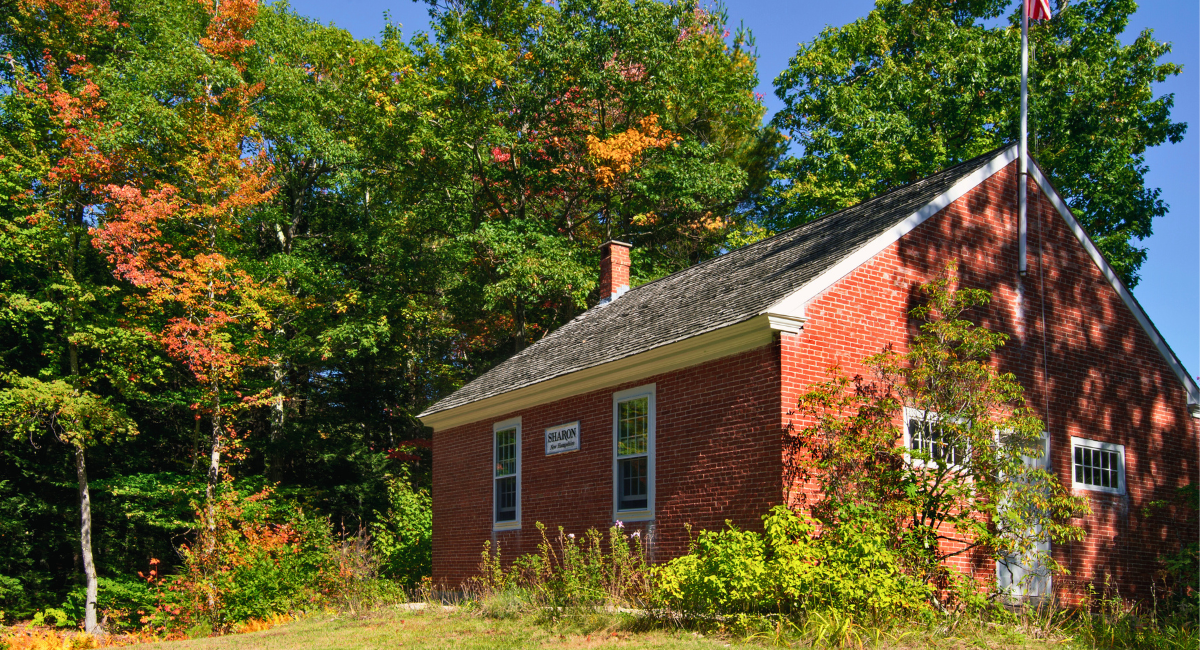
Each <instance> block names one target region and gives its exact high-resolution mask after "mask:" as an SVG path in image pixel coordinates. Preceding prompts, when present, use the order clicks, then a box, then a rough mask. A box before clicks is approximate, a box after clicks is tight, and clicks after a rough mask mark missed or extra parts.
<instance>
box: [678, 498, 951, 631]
mask: <svg viewBox="0 0 1200 650" xmlns="http://www.w3.org/2000/svg"><path fill="white" fill-rule="evenodd" d="M844 521H845V522H847V523H843V524H842V525H840V526H838V527H837V528H831V529H825V530H822V531H819V532H818V530H817V526H816V525H815V523H814V522H813V520H811V519H809V518H807V517H801V516H800V515H797V514H796V513H795V512H793V511H792V510H791V509H790V508H787V507H786V506H776V507H775V508H773V509H772V510H771V512H770V513H768V514H767V515H764V517H763V523H764V529H765V532H764V533H763V534H759V533H756V532H752V531H740V530H737V529H736V528H734V527H733V526H732V525H730V526H729V527H728V528H727V529H726V530H723V531H702V532H701V533H700V534H699V536H698V537H697V538H696V539H694V540H693V541H692V544H691V548H690V551H689V553H688V554H687V555H685V556H683V557H679V558H676V559H674V560H671V561H670V562H669V563H667V564H666V565H665V566H661V567H658V568H657V569H656V570H655V571H654V589H655V602H656V604H657V605H658V606H659V607H662V608H665V609H668V610H671V611H674V612H676V613H679V614H682V615H685V616H689V617H705V618H708V617H716V616H725V615H729V614H735V613H763V612H773V613H785V614H786V613H794V612H805V611H837V612H843V613H847V614H850V615H852V616H858V617H869V618H873V619H878V618H880V617H883V616H892V615H898V614H911V613H913V612H916V611H918V610H920V609H922V608H923V602H924V599H925V598H926V597H927V596H928V595H929V591H930V587H929V586H928V585H926V584H925V583H923V582H921V581H920V580H917V579H914V578H912V577H910V576H908V575H907V574H906V573H905V572H904V571H903V570H902V568H901V562H900V557H899V556H898V555H897V554H896V552H895V551H894V549H893V548H892V544H891V540H890V538H889V537H888V535H887V532H888V530H887V528H886V527H885V526H882V525H880V524H879V523H878V522H875V521H873V518H872V517H871V516H870V514H869V513H866V512H863V513H858V516H854V517H852V516H849V515H847V516H846V518H845V520H844Z"/></svg>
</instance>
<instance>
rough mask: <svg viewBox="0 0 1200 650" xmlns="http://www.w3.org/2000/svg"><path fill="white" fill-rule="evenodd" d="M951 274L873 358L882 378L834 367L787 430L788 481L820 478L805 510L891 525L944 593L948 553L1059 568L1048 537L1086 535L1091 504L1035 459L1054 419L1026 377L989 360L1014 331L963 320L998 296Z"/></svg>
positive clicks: (834, 526) (910, 568)
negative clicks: (1033, 406)
mask: <svg viewBox="0 0 1200 650" xmlns="http://www.w3.org/2000/svg"><path fill="white" fill-rule="evenodd" d="M954 271H955V266H954V265H950V266H949V267H948V269H947V272H946V275H944V276H943V277H941V278H938V279H936V280H934V281H933V282H930V283H929V284H927V285H924V287H923V290H924V292H925V293H926V294H927V295H928V301H927V302H926V303H925V304H924V305H921V306H919V307H917V308H915V309H914V310H913V311H912V312H911V315H912V317H913V318H914V319H916V320H917V321H920V322H921V323H922V324H921V326H920V333H919V334H918V335H917V336H916V337H915V338H914V340H913V341H912V344H911V345H910V346H909V347H908V350H907V351H906V352H904V353H903V354H901V353H897V352H895V351H894V350H891V349H888V350H885V351H883V352H881V353H880V354H877V355H874V356H872V357H870V358H868V359H866V360H865V361H864V363H865V365H866V366H867V367H868V368H869V369H870V370H871V371H872V372H873V373H874V380H869V379H866V378H864V377H862V376H855V377H853V378H852V377H850V376H848V375H846V374H845V373H844V372H842V371H841V370H840V369H838V368H834V369H832V370H831V373H830V378H829V380H828V381H825V382H822V383H818V384H816V385H814V386H812V387H811V388H810V389H809V390H808V391H807V392H805V393H804V394H803V395H801V397H800V400H799V406H800V412H801V414H802V415H803V416H806V417H807V419H808V424H806V425H805V426H803V427H801V428H800V429H799V430H798V431H796V432H793V433H792V434H791V435H790V436H789V438H788V456H787V458H788V465H787V468H788V481H789V482H788V484H789V485H794V486H802V485H804V484H806V483H807V482H808V481H810V480H815V481H816V482H817V483H818V485H819V486H820V490H819V491H818V494H819V496H818V497H816V499H817V500H816V501H815V502H813V503H809V504H808V505H809V506H811V507H812V512H813V515H814V516H815V517H816V518H817V519H818V520H819V521H821V522H822V523H823V524H824V525H825V526H827V527H828V528H829V529H830V530H838V529H840V528H842V527H844V526H847V525H849V526H851V527H854V526H857V525H858V524H856V523H855V522H856V521H862V522H868V523H869V524H870V525H872V526H883V527H884V528H885V529H886V530H887V533H886V535H885V538H887V539H889V540H891V543H892V544H893V548H894V550H895V551H896V552H897V553H898V555H899V557H900V558H901V561H902V563H903V564H904V570H905V571H906V572H907V573H908V574H909V575H911V576H913V577H916V578H918V579H920V580H921V581H922V582H926V583H932V584H934V585H936V586H938V587H940V588H945V587H948V586H952V584H953V582H954V579H953V575H952V574H951V573H950V570H949V569H948V567H947V565H946V561H947V560H948V559H950V558H952V557H956V556H962V555H966V554H972V553H984V554H986V555H988V556H990V557H991V558H993V559H995V560H997V561H1004V560H1006V559H1007V558H1010V557H1012V556H1019V557H1022V558H1025V562H1027V563H1028V564H1039V565H1041V566H1043V567H1045V568H1046V569H1047V570H1049V571H1053V572H1061V571H1062V570H1063V569H1062V567H1061V566H1060V565H1058V564H1057V563H1056V562H1055V561H1054V558H1053V557H1051V556H1050V555H1049V553H1048V552H1046V551H1044V550H1039V542H1044V541H1051V540H1052V541H1054V542H1056V543H1062V542H1067V541H1071V540H1078V539H1081V538H1082V536H1083V529H1082V528H1080V527H1079V526H1077V525H1074V524H1072V523H1071V522H1070V519H1071V518H1072V517H1075V516H1078V515H1080V514H1086V513H1087V512H1088V506H1087V502H1086V500H1085V499H1084V498H1082V497H1073V496H1070V495H1069V494H1068V493H1067V491H1066V490H1065V489H1064V488H1063V486H1062V483H1061V482H1060V481H1059V478H1058V476H1057V475H1056V474H1054V473H1053V472H1052V471H1050V470H1048V469H1046V468H1045V467H1044V466H1043V464H1041V463H1039V462H1037V459H1040V458H1041V457H1042V456H1044V454H1045V451H1044V450H1045V438H1044V436H1045V428H1044V425H1043V424H1042V422H1041V420H1040V419H1038V417H1037V416H1036V414H1034V413H1033V412H1032V411H1031V410H1030V409H1029V408H1028V407H1027V406H1026V405H1025V401H1024V396H1023V393H1024V390H1023V388H1022V387H1021V385H1020V383H1018V382H1017V379H1016V377H1014V376H1013V375H1012V374H1010V373H1003V374H1002V373H998V372H997V371H996V370H995V368H994V367H993V366H992V364H991V362H990V357H991V355H992V353H993V352H995V351H996V350H997V349H998V348H999V347H1000V346H1002V345H1003V344H1004V342H1005V340H1006V339H1007V336H1006V335H1004V334H1002V333H998V332H992V331H990V330H988V329H986V328H983V327H979V326H977V325H975V324H974V323H972V322H970V321H969V320H966V319H965V318H964V314H965V312H966V311H967V310H969V309H971V308H973V307H978V306H983V305H986V304H987V303H988V302H989V301H990V294H989V293H988V292H987V291H985V290H982V289H971V288H956V287H955V282H956V281H955V280H954V278H953V273H954ZM901 427H906V428H907V429H908V433H909V435H910V437H911V439H912V440H914V441H915V442H914V443H913V444H910V445H908V446H907V447H906V446H903V445H897V441H899V440H902V439H903V438H904V436H903V435H902V429H901ZM931 598H935V599H936V598H938V596H937V593H936V592H933V593H932V595H931ZM935 604H936V603H935Z"/></svg>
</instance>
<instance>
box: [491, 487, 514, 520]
mask: <svg viewBox="0 0 1200 650" xmlns="http://www.w3.org/2000/svg"><path fill="white" fill-rule="evenodd" d="M516 520H517V477H516V476H504V477H501V478H498V479H496V521H498V522H500V521H516Z"/></svg>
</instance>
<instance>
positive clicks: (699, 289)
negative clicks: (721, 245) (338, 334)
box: [421, 147, 1200, 598]
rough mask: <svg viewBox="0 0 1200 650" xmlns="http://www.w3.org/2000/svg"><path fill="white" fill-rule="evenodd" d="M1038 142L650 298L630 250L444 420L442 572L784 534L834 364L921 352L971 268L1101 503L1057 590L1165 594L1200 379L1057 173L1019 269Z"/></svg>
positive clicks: (1001, 354) (452, 582)
mask: <svg viewBox="0 0 1200 650" xmlns="http://www.w3.org/2000/svg"><path fill="white" fill-rule="evenodd" d="M1016 155H1017V151H1016V147H1009V148H1005V149H1002V150H998V151H996V152H993V153H990V154H987V155H985V156H981V157H979V158H976V159H974V160H970V161H967V162H965V163H962V164H959V165H957V166H954V167H951V168H949V169H946V170H944V171H942V172H940V173H938V174H936V175H934V176H931V177H929V178H926V179H924V180H921V181H918V182H915V183H913V184H911V185H908V186H905V187H902V188H899V189H896V190H894V191H892V192H889V193H887V194H884V195H882V196H879V197H877V198H874V199H872V200H869V201H866V202H864V203H862V204H860V205H857V206H855V207H852V208H848V209H846V210H842V211H840V212H837V213H834V214H830V215H828V216H826V217H824V218H821V219H818V220H816V221H813V222H810V223H808V224H805V225H802V226H800V227H797V228H794V229H792V230H789V231H786V232H783V233H780V234H778V235H775V236H774V237H770V238H768V239H764V240H762V241H760V242H757V243H755V244H753V245H750V246H746V247H744V248H741V249H738V250H735V251H732V252H730V253H727V254H724V255H721V256H719V257H717V258H715V259H712V260H709V261H707V262H704V263H702V264H698V265H696V266H693V267H691V268H689V269H687V270H684V271H680V272H678V273H675V274H673V275H670V276H667V277H664V278H661V279H659V280H656V281H654V282H650V283H648V284H644V285H642V286H639V287H636V288H632V289H631V288H629V255H628V246H627V245H626V244H622V243H620V242H610V243H608V244H606V245H605V248H604V251H603V262H602V265H603V266H602V270H601V277H602V282H601V297H602V301H601V303H600V304H599V305H597V306H596V307H594V308H592V309H590V310H588V311H587V312H585V313H584V314H582V315H580V316H579V317H577V318H576V319H574V320H572V321H571V322H569V323H567V324H565V325H563V326H562V327H560V328H559V329H557V330H556V331H554V332H553V333H551V334H549V335H548V336H546V337H545V338H543V339H542V340H540V341H538V342H537V343H535V344H534V345H532V346H530V347H529V348H527V349H525V350H524V351H522V352H520V353H518V354H516V355H514V356H513V357H512V358H510V359H508V360H507V361H505V362H503V363H501V364H499V365H497V366H496V367H494V368H493V369H492V370H490V371H489V372H487V373H485V374H484V375H482V376H480V377H479V378H477V379H475V380H474V381H472V382H471V383H469V384H467V385H466V386H464V387H463V388H461V389H460V390H458V391H457V392H455V393H454V394H452V395H450V396H449V397H447V398H445V399H443V400H441V401H440V402H438V403H436V404H435V405H433V406H432V407H430V408H429V409H428V410H427V411H426V412H425V413H423V414H422V415H421V419H422V420H423V421H424V422H425V424H427V425H429V426H431V427H433V429H434V435H433V579H434V581H435V582H436V583H438V584H440V585H444V586H446V587H449V588H453V587H455V586H457V585H458V584H459V583H460V582H461V581H463V580H464V579H467V578H469V577H471V576H473V575H475V573H476V572H477V567H478V562H479V553H480V551H481V549H482V547H483V543H484V542H485V541H487V540H492V541H493V542H497V543H499V544H500V546H501V547H502V549H503V552H504V555H505V556H506V557H509V558H512V557H515V556H516V555H518V554H521V553H528V552H532V551H534V550H535V548H536V545H537V542H538V541H539V540H540V535H539V534H538V531H537V529H536V528H535V526H534V523H535V522H542V523H544V524H546V525H547V526H549V527H550V528H551V529H554V528H555V527H558V526H563V527H564V528H565V529H566V530H567V531H568V532H576V533H579V532H583V531H584V530H586V529H587V528H599V529H606V528H607V527H608V526H610V525H612V523H613V522H614V521H617V520H620V521H623V522H625V525H626V526H627V529H628V527H630V526H633V527H637V528H639V529H640V530H643V531H644V534H643V536H642V537H643V539H645V540H647V541H646V543H647V545H648V548H647V550H648V552H649V554H650V557H651V559H652V560H654V561H658V562H661V561H665V560H668V559H670V558H673V557H676V556H679V555H681V554H683V553H685V552H686V550H687V543H688V534H687V531H686V529H685V527H684V524H691V526H692V527H693V528H695V529H697V530H699V529H719V528H722V527H723V526H724V525H725V521H726V520H730V521H732V522H733V523H734V524H735V525H737V526H739V527H742V528H748V529H761V525H762V524H761V520H760V517H761V515H762V514H763V513H765V512H766V511H767V510H768V509H769V508H770V507H771V506H772V505H774V504H777V503H779V502H780V501H781V500H782V499H783V495H784V487H785V486H784V471H783V443H782V440H783V437H782V434H783V432H784V431H786V430H787V428H788V427H789V426H790V425H793V424H795V422H794V419H795V418H796V417H797V416H796V414H795V412H794V411H795V407H796V403H797V397H798V395H799V394H800V393H801V392H802V391H803V390H804V389H805V387H807V386H809V385H810V384H812V383H815V382H818V381H821V380H822V379H824V378H825V377H826V370H827V369H828V368H829V367H830V366H831V365H834V364H840V365H841V366H842V367H843V368H845V369H846V370H847V371H850V372H859V371H862V370H863V369H862V368H861V366H860V365H859V362H860V360H861V359H863V358H865V357H867V356H869V355H871V354H874V353H876V352H878V351H880V350H881V349H882V348H883V347H884V346H885V345H888V344H893V345H894V346H896V348H897V349H899V350H903V348H904V346H905V343H906V341H908V340H910V337H911V336H912V334H913V332H914V331H915V330H914V324H913V323H911V322H910V320H909V319H908V316H907V314H908V311H909V310H910V309H912V308H913V307H915V306H916V305H917V304H919V303H920V301H921V294H920V292H919V286H920V285H921V284H923V283H925V282H927V281H929V280H931V279H933V278H934V277H936V276H937V275H938V274H939V273H940V272H941V271H942V270H943V269H944V267H945V264H946V262H948V261H950V260H957V261H958V262H959V267H958V268H959V270H958V275H959V279H960V282H961V283H962V284H963V285H965V286H972V287H979V288H984V289H987V290H988V291H990V292H991V293H992V303H991V304H990V305H989V306H988V307H987V308H985V309H980V310H977V311H975V312H974V313H973V314H972V318H973V320H976V322H979V323H980V324H981V325H984V326H986V327H988V328H990V329H993V330H996V331H1001V332H1005V333H1007V334H1008V335H1009V336H1010V337H1011V338H1010V339H1009V342H1008V344H1007V345H1006V346H1005V347H1003V348H1001V349H1000V350H999V351H998V353H997V354H996V355H994V359H993V362H994V363H995V365H996V367H997V368H998V369H999V370H1001V371H1003V372H1013V373H1014V374H1015V375H1016V376H1017V377H1018V379H1019V380H1020V381H1021V383H1022V384H1023V385H1024V386H1025V388H1026V398H1027V400H1028V403H1029V405H1030V406H1033V407H1034V408H1035V409H1036V410H1037V411H1038V412H1039V415H1040V417H1041V418H1042V420H1043V421H1044V422H1045V424H1046V427H1047V430H1048V440H1049V446H1050V449H1049V454H1048V455H1047V457H1046V459H1045V462H1047V463H1048V464H1049V467H1051V468H1052V469H1053V470H1054V471H1056V472H1057V473H1058V475H1059V476H1060V477H1061V479H1062V481H1063V484H1064V485H1065V486H1067V487H1068V489H1070V490H1072V491H1073V492H1074V493H1075V494H1079V495H1086V496H1087V497H1088V498H1089V500H1090V503H1091V506H1092V511H1093V512H1092V514H1091V515H1090V516H1088V517H1086V518H1085V519H1084V520H1083V521H1082V522H1081V523H1082V525H1083V526H1084V528H1085V529H1086V531H1087V536H1086V538H1085V539H1084V540H1083V541H1082V542H1078V543H1072V544H1064V545H1058V546H1056V547H1055V548H1053V549H1051V552H1052V553H1053V554H1054V557H1055V559H1056V560H1058V561H1059V562H1061V563H1062V564H1063V565H1064V566H1065V567H1067V568H1068V569H1069V570H1070V572H1071V573H1070V576H1068V577H1065V578H1055V583H1054V585H1053V588H1054V589H1055V590H1057V591H1060V592H1063V593H1065V594H1066V595H1071V594H1074V595H1078V594H1079V593H1081V591H1082V590H1083V589H1084V588H1085V586H1086V585H1087V584H1088V583H1092V584H1094V585H1096V586H1097V587H1102V586H1103V585H1104V582H1105V580H1106V578H1107V579H1108V580H1110V581H1111V582H1112V584H1114V585H1116V586H1117V587H1119V589H1120V592H1121V594H1122V595H1124V596H1131V597H1135V598H1148V597H1149V595H1150V594H1149V589H1150V583H1151V580H1152V576H1153V574H1154V572H1155V570H1156V569H1157V568H1158V566H1159V565H1158V558H1159V556H1160V555H1161V554H1164V553H1168V552H1172V551H1174V550H1176V549H1178V548H1179V544H1181V543H1182V542H1185V541H1190V540H1194V539H1195V538H1196V536H1197V531H1196V530H1194V528H1191V529H1189V528H1188V527H1184V526H1180V525H1179V524H1178V523H1176V521H1175V519H1174V517H1175V514H1173V512H1172V511H1171V510H1170V509H1161V508H1158V509H1155V508H1149V507H1148V506H1150V504H1151V502H1152V501H1156V500H1166V499H1170V498H1172V497H1173V496H1174V493H1175V490H1176V489H1177V488H1179V487H1181V486H1183V485H1186V484H1188V483H1192V482H1195V481H1197V479H1200V419H1197V418H1198V417H1200V388H1198V387H1197V384H1196V381H1195V380H1194V378H1192V377H1191V376H1189V375H1188V374H1187V372H1186V370H1185V369H1184V367H1183V365H1182V364H1181V363H1180V361H1179V359H1178V358H1177V357H1176V356H1175V354H1174V353H1173V352H1172V351H1171V349H1170V347H1168V345H1167V343H1166V341H1164V340H1163V338H1162V336H1161V335H1160V334H1159V333H1158V331H1157V330H1156V329H1155V327H1154V325H1153V323H1151V322H1150V320H1149V319H1148V318H1147V317H1146V314H1145V312H1143V310H1142V309H1141V307H1140V306H1139V305H1138V303H1137V301H1136V300H1135V299H1134V297H1133V295H1132V294H1131V293H1130V292H1129V290H1128V289H1127V288H1126V287H1125V286H1124V284H1122V282H1121V280H1120V279H1119V278H1118V277H1117V276H1116V275H1115V274H1114V273H1113V271H1112V269H1111V268H1110V267H1109V265H1108V264H1107V263H1106V262H1105V260H1104V258H1103V256H1102V255H1101V254H1100V252H1099V251H1098V249H1097V248H1096V246H1095V244H1094V243H1093V242H1092V241H1091V240H1090V239H1089V238H1088V236H1087V234H1086V233H1085V232H1084V231H1083V230H1082V228H1081V227H1080V225H1079V223H1078V222H1077V221H1076V220H1075V218H1074V217H1073V216H1072V215H1071V212H1070V210H1069V209H1068V208H1067V207H1066V204H1065V203H1064V202H1063V200H1062V199H1061V198H1060V197H1059V196H1058V194H1057V193H1056V192H1055V190H1054V188H1053V187H1051V185H1050V184H1049V182H1048V181H1047V179H1046V177H1045V176H1044V175H1043V174H1042V173H1041V171H1040V170H1039V169H1038V167H1037V165H1036V164H1033V165H1031V171H1030V174H1029V177H1028V181H1027V182H1028V183H1029V186H1028V192H1029V196H1030V200H1029V207H1028V215H1029V216H1028V223H1029V225H1028V235H1027V236H1028V240H1027V244H1028V248H1027V250H1028V257H1027V264H1028V270H1027V273H1026V274H1025V275H1023V276H1022V275H1021V274H1019V273H1018V249H1019V247H1018V227H1017V205H1016V201H1017V199H1016V197H1017V182H1018V173H1017V163H1016V162H1015V161H1016ZM906 429H907V427H906ZM905 437H906V440H904V441H903V444H905V445H915V444H920V443H921V441H919V440H917V441H914V440H909V439H907V438H908V437H909V436H908V434H906V435H905ZM964 569H971V570H974V571H977V572H982V573H987V572H991V575H992V576H997V575H998V574H1002V573H1005V572H1001V571H998V569H997V567H994V566H992V567H980V566H974V567H964ZM998 579H999V580H1000V581H1001V583H1004V582H1005V578H1004V576H1003V575H999V578H998ZM1046 588H1048V585H1045V584H1042V585H1041V586H1039V587H1036V589H1037V590H1038V591H1043V590H1045V589H1046Z"/></svg>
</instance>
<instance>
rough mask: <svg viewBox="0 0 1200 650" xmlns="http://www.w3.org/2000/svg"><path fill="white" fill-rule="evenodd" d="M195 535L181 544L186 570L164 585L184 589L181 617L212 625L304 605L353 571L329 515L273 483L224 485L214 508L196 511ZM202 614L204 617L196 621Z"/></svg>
mask: <svg viewBox="0 0 1200 650" xmlns="http://www.w3.org/2000/svg"><path fill="white" fill-rule="evenodd" d="M197 516H198V518H199V531H198V535H197V537H196V539H195V541H194V542H193V543H192V544H190V545H185V546H183V547H182V548H181V552H182V555H183V572H182V573H181V574H180V575H179V576H175V577H173V578H171V579H169V582H170V583H171V584H170V586H169V589H170V590H172V591H178V592H180V593H181V594H182V595H183V602H184V604H185V608H184V613H185V616H184V618H183V619H182V620H181V621H180V623H186V624H191V625H195V624H197V623H201V622H205V623H207V624H208V625H209V626H211V627H212V628H213V629H214V630H216V631H226V630H228V629H230V627H231V626H232V625H234V624H237V623H242V622H245V621H249V620H251V619H266V618H268V617H270V616H272V615H275V614H283V613H291V612H295V611H299V610H308V609H311V608H313V607H315V606H318V605H320V604H322V603H324V602H327V601H329V600H330V598H331V597H336V595H337V594H338V593H339V591H340V590H344V589H345V588H346V586H347V584H348V583H353V582H355V581H357V580H359V579H369V578H370V577H372V576H360V575H355V571H356V569H357V568H358V567H355V566H351V565H343V563H342V562H341V561H340V560H341V559H342V558H343V554H342V553H341V552H340V550H341V549H340V548H339V545H338V543H337V542H336V540H335V539H334V536H333V533H332V531H331V526H330V524H329V522H328V521H327V520H325V519H324V518H320V517H315V516H312V515H309V514H306V513H305V512H304V510H303V509H302V508H300V507H299V506H298V505H296V504H294V503H289V502H286V501H282V500H279V501H277V500H275V499H273V498H272V496H271V490H270V489H264V490H262V491H260V492H257V493H254V494H250V495H244V494H242V493H240V492H239V491H238V490H236V489H233V488H232V487H227V489H225V490H224V491H223V493H222V494H221V495H219V496H218V497H216V498H215V500H214V503H213V505H212V508H211V510H210V509H206V508H200V509H198V511H197ZM200 619H203V621H201V620H200Z"/></svg>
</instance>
